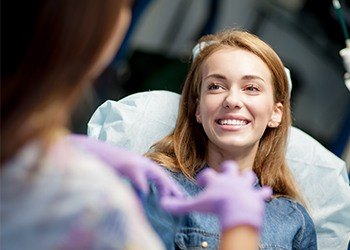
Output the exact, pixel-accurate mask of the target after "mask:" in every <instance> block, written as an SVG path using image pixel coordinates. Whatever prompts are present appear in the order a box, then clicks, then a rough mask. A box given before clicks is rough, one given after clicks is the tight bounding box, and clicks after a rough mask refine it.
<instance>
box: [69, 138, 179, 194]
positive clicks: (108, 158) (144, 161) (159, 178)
mask: <svg viewBox="0 0 350 250" xmlns="http://www.w3.org/2000/svg"><path fill="white" fill-rule="evenodd" d="M66 139H67V140H69V141H70V142H71V143H73V144H75V146H77V147H79V148H81V149H83V150H86V151H88V152H90V153H91V154H94V155H96V156H97V157H98V158H99V159H100V160H102V161H103V162H105V163H106V164H107V165H109V166H110V167H112V168H113V169H114V170H116V171H117V172H118V173H119V174H120V175H122V176H125V177H127V178H128V179H130V180H131V182H132V183H133V184H134V185H135V186H136V187H137V188H138V189H140V190H141V191H142V192H144V193H148V191H149V186H148V184H147V180H152V181H154V182H155V184H156V185H157V187H158V189H159V192H160V196H161V197H164V196H173V197H177V198H182V197H183V193H182V192H181V190H180V189H179V188H178V186H177V185H176V184H175V182H173V180H172V179H171V177H170V176H168V175H167V174H166V172H165V171H164V170H162V169H161V167H160V166H159V165H157V164H156V163H155V162H153V161H152V160H150V159H148V158H146V157H143V156H141V155H137V154H135V153H132V152H130V151H127V150H125V149H122V148H118V147H116V146H113V145H111V144H108V143H105V142H102V141H99V140H96V139H94V138H90V137H87V136H85V135H74V134H73V135H69V136H67V138H66Z"/></svg>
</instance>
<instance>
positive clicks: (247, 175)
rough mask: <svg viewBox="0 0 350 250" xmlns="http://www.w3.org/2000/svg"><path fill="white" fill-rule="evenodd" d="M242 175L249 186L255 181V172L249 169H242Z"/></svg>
mask: <svg viewBox="0 0 350 250" xmlns="http://www.w3.org/2000/svg"><path fill="white" fill-rule="evenodd" d="M242 177H243V179H244V180H245V181H246V182H247V183H248V184H249V186H252V185H253V184H254V183H255V182H256V181H257V177H256V174H255V173H254V172H253V171H251V170H248V171H244V172H243V173H242Z"/></svg>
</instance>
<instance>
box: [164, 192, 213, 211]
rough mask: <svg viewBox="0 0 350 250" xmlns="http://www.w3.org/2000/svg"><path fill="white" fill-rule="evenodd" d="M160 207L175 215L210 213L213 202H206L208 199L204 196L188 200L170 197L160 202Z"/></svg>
mask: <svg viewBox="0 0 350 250" xmlns="http://www.w3.org/2000/svg"><path fill="white" fill-rule="evenodd" d="M160 204H161V206H162V207H163V208H164V209H165V210H167V211H169V212H171V213H173V214H176V215H180V214H184V213H188V212H194V211H196V212H211V211H212V209H213V208H212V206H211V204H213V202H208V199H207V198H206V197H204V196H197V197H195V198H189V199H176V198H171V197H165V198H163V199H161V200H160Z"/></svg>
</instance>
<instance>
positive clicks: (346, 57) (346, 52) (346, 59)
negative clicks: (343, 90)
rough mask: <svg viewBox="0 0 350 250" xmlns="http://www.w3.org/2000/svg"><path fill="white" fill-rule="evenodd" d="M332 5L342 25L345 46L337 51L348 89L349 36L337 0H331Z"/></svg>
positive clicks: (349, 72)
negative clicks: (344, 71)
mask: <svg viewBox="0 0 350 250" xmlns="http://www.w3.org/2000/svg"><path fill="white" fill-rule="evenodd" d="M333 7H334V9H335V10H336V13H337V16H338V19H339V22H340V25H341V27H342V30H343V33H344V36H345V46H346V47H345V48H344V49H342V50H340V51H339V54H340V56H341V57H342V58H343V63H344V67H345V69H346V71H347V72H346V73H345V74H344V81H345V85H346V87H347V88H348V90H349V91H350V38H349V33H348V30H347V27H346V22H345V18H344V15H343V11H342V8H341V5H340V3H339V0H333Z"/></svg>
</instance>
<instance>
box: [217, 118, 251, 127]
mask: <svg viewBox="0 0 350 250" xmlns="http://www.w3.org/2000/svg"><path fill="white" fill-rule="evenodd" d="M218 123H219V124H220V125H234V126H243V125H246V124H247V121H245V120H234V119H232V120H231V119H230V120H218Z"/></svg>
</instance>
